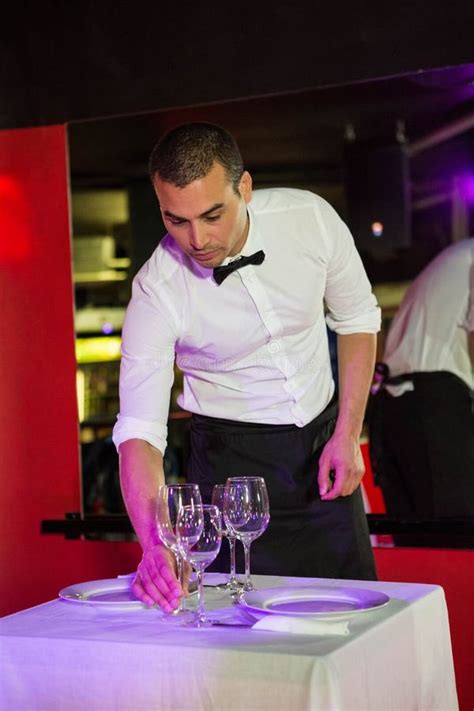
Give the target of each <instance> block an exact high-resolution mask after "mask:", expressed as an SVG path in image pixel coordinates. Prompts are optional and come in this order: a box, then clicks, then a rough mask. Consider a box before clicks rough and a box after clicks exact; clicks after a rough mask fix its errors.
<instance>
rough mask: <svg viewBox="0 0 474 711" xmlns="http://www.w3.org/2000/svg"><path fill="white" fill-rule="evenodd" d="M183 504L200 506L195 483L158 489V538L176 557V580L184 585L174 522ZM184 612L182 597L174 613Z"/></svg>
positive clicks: (200, 500)
mask: <svg viewBox="0 0 474 711" xmlns="http://www.w3.org/2000/svg"><path fill="white" fill-rule="evenodd" d="M183 506H191V507H194V508H196V507H199V506H202V499H201V492H200V491H199V486H198V485H197V484H169V485H164V486H160V488H159V489H158V500H157V512H156V523H157V527H158V535H159V536H160V540H161V541H162V543H164V544H165V546H166V547H167V548H169V549H170V550H171V551H172V552H173V553H174V556H175V558H176V566H177V568H178V580H179V582H180V584H181V586H183V585H184V565H183V558H182V556H181V553H180V550H179V546H178V541H177V539H176V523H177V520H178V514H179V512H180V510H181V509H182V508H183ZM183 612H186V610H185V606H184V598H183V597H182V598H181V599H180V601H179V606H178V608H177V609H176V610H175V611H174V614H182V613H183Z"/></svg>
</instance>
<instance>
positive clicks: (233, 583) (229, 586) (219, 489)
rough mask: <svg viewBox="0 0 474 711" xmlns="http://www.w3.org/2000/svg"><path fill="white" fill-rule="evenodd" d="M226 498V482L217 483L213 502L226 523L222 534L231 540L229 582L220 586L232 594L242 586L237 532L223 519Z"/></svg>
mask: <svg viewBox="0 0 474 711" xmlns="http://www.w3.org/2000/svg"><path fill="white" fill-rule="evenodd" d="M224 498H225V484H215V486H214V488H213V490H212V501H211V503H212V504H214V505H215V506H217V508H218V509H219V511H220V512H221V514H222V520H223V523H224V525H223V526H222V531H221V533H222V535H223V536H225V537H226V538H227V540H228V541H229V549H230V574H229V577H228V579H227V582H226V583H225V585H223V586H218V587H221V589H224V590H228V591H229V593H230V594H231V595H236V594H237V593H238V591H239V589H240V587H241V585H240V583H239V581H238V580H237V576H236V574H235V541H236V537H235V534H234V533H232V531H231V530H230V528H227V525H226V523H225V521H224V519H223V516H224Z"/></svg>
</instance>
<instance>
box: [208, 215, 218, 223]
mask: <svg viewBox="0 0 474 711" xmlns="http://www.w3.org/2000/svg"><path fill="white" fill-rule="evenodd" d="M219 219H220V215H208V216H207V217H206V220H207V221H208V222H216V221H217V220H219Z"/></svg>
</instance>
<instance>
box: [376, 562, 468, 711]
mask: <svg viewBox="0 0 474 711" xmlns="http://www.w3.org/2000/svg"><path fill="white" fill-rule="evenodd" d="M374 552H375V559H376V562H377V571H378V574H379V578H380V580H392V581H397V582H409V583H431V584H433V585H441V587H442V588H443V589H444V592H445V595H446V602H447V605H448V613H449V623H450V627H451V641H452V647H453V656H454V668H455V671H456V682H457V688H458V698H459V708H460V711H472V709H474V677H473V672H474V667H473V659H474V615H473V612H472V608H473V603H474V593H473V591H474V550H450V549H443V550H441V549H440V550H437V549H429V548H375V549H374Z"/></svg>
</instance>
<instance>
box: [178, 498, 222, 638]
mask: <svg viewBox="0 0 474 711" xmlns="http://www.w3.org/2000/svg"><path fill="white" fill-rule="evenodd" d="M220 519H221V513H220V511H219V509H218V508H217V506H213V505H211V504H205V505H204V506H183V507H182V509H180V512H179V514H178V522H177V524H176V538H177V541H178V546H179V551H180V553H181V555H182V557H183V558H184V560H186V561H187V562H188V563H190V564H191V565H192V566H193V568H194V570H195V571H196V573H197V580H198V602H197V610H196V614H195V616H194V618H193V620H192V622H190V623H189V624H190V625H191V626H193V627H208V626H210V625H212V624H213V623H212V621H211V620H209V619H208V618H207V616H206V611H205V608H204V594H203V574H204V571H205V569H206V568H207V566H208V565H210V564H211V563H212V561H213V560H214V559H215V558H216V556H217V554H218V553H219V549H220V547H221V541H222V534H221V530H222V522H221V521H220Z"/></svg>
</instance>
